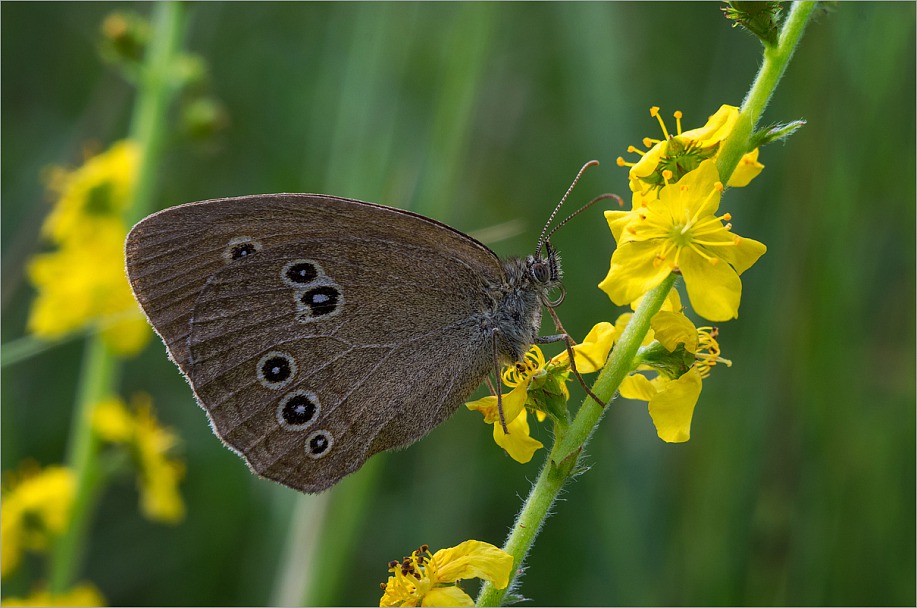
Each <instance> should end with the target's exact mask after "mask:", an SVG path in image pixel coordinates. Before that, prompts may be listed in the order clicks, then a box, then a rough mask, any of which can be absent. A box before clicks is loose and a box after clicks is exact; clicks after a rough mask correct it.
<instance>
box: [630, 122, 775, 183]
mask: <svg viewBox="0 0 917 608" xmlns="http://www.w3.org/2000/svg"><path fill="white" fill-rule="evenodd" d="M650 115H652V116H653V117H655V118H656V119H657V120H658V121H659V126H660V127H661V128H662V134H663V138H662V139H652V138H650V137H646V138H644V139H643V145H644V146H647V147H648V148H649V150H647V151H646V152H644V151H642V150H639V149H638V148H636V147H635V146H628V148H627V151H628V152H631V153H636V154H639V155H640V156H641V157H642V158H641V159H640V160H639V161H637V162H636V163H629V162H627V161H625V160H624V159H623V158H622V157H618V165H619V166H622V167H624V166H629V167H630V171H629V172H628V179H629V180H630V189H631V191H633V192H639V193H641V194H648V195H650V196H654V193H655V192H656V191H658V190H659V189H660V188H662V187H663V186H665V185H666V184H674V183H677V182H678V181H679V180H681V178H682V177H684V176H685V175H686V174H688V173H690V172H691V171H694V170H695V169H697V167H699V166H700V164H701V163H702V162H704V161H705V160H707V159H708V158H716V155H717V153H718V152H719V148H720V144H721V143H722V142H723V140H725V139H726V138H727V137H728V136H729V134H730V133H732V130H733V129H734V128H735V125H736V121H737V120H738V118H739V109H738V108H737V107H735V106H729V105H725V104H724V105H722V106H720V109H719V110H717V111H716V113H715V114H713V115H712V116H711V117H710V118H709V119H708V120H707V124H705V125H704V126H703V127H700V128H698V129H691V130H690V131H684V132H682V130H681V117H682V114H681V112H680V111H679V112H675V121H676V133H675V134H674V135H672V134H670V133H669V131H668V129H666V126H665V122H664V121H663V120H662V116H661V115H660V114H659V108H658V107H655V106H654V107H652V108H650ZM762 169H764V165H762V164H761V163H759V162H758V148H755V149H754V150H752V151H751V152H749V153H748V154H746V155H745V156H743V157H742V160H741V161H740V162H739V166H738V167H737V168H736V170H735V172H734V173H733V174H732V177H730V179H729V183H728V184H727V185H729V186H732V187H737V188H738V187H741V186H747V185H748V183H749V182H750V181H751V180H752V179H754V178H755V177H756V176H757V175H758V174H759V173H761V170H762ZM666 172H669V173H668V178H666V177H665V173H666Z"/></svg>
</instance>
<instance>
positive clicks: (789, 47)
mask: <svg viewBox="0 0 917 608" xmlns="http://www.w3.org/2000/svg"><path fill="white" fill-rule="evenodd" d="M816 4H817V3H816V2H794V3H793V6H792V7H791V8H790V11H789V14H788V15H787V17H786V20H785V21H784V22H783V27H782V28H781V30H780V37H779V38H778V39H777V44H776V45H774V46H768V45H765V46H764V60H763V61H762V62H761V67H760V68H759V69H758V74H757V76H755V80H754V82H753V83H752V85H751V88H750V89H749V90H748V94H747V95H746V96H745V100H744V101H743V102H742V107H741V108H740V110H739V120H738V122H737V123H736V126H735V128H734V129H733V131H732V133H730V134H729V137H727V138H726V141H724V142H723V146H722V148H720V152H719V156H718V157H717V161H716V168H717V170H718V171H719V173H720V180H721V181H722V182H723V183H724V184H725V183H727V182H728V181H729V177H730V176H731V175H732V172H733V171H735V168H736V167H737V166H738V164H739V161H740V160H741V159H742V156H743V155H744V154H745V153H747V152H749V149H748V147H749V141H750V139H751V135H752V133H753V132H754V129H755V127H756V126H757V125H758V121H759V120H760V119H761V115H762V114H763V113H764V108H765V107H767V103H768V102H769V101H770V99H771V96H772V95H773V94H774V91H775V90H776V88H777V83H778V82H780V78H781V77H782V76H783V73H784V72H785V71H786V67H787V65H789V63H790V59H791V58H792V57H793V53H794V52H795V51H796V47H797V46H798V45H799V40H800V39H801V38H802V34H803V32H804V31H805V29H806V24H808V22H809V17H811V16H812V12H813V11H814V10H815V8H816Z"/></svg>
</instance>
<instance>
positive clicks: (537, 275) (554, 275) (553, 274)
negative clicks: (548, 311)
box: [525, 241, 565, 308]
mask: <svg viewBox="0 0 917 608" xmlns="http://www.w3.org/2000/svg"><path fill="white" fill-rule="evenodd" d="M525 263H526V270H527V271H528V274H529V280H530V281H531V282H532V283H533V284H534V285H536V286H537V287H539V288H540V293H541V299H542V302H543V303H544V304H545V306H548V307H550V308H554V307H556V306H560V303H561V302H563V300H564V295H565V291H564V286H563V283H561V277H562V273H561V269H560V256H558V255H557V250H556V249H554V247H553V246H552V245H551V243H550V242H548V241H545V243H544V255H541V254H540V253H539V254H536V255H530V256H529V257H528V258H526V261H525ZM554 289H558V290H559V291H560V294H559V295H558V296H556V297H555V298H551V297H550V295H549V294H550V292H551V291H552V290H554Z"/></svg>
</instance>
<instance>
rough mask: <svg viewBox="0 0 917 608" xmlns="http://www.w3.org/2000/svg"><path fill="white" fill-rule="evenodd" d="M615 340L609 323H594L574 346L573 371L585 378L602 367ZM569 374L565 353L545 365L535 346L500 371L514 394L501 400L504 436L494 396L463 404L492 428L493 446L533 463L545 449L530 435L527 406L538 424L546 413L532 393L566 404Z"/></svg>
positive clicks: (514, 458) (503, 396) (538, 349)
mask: <svg viewBox="0 0 917 608" xmlns="http://www.w3.org/2000/svg"><path fill="white" fill-rule="evenodd" d="M614 337H615V332H614V327H613V326H612V325H611V323H607V322H601V323H597V324H596V325H595V326H594V327H593V328H592V329H591V330H590V331H589V333H588V334H587V335H586V338H585V339H584V340H583V341H582V342H581V343H580V344H576V345H574V346H573V355H574V357H575V358H576V370H577V371H578V372H579V373H580V374H588V373H592V372H595V371H598V370H600V369H601V368H602V367H604V365H605V360H606V359H607V358H608V351H610V350H611V346H612V344H613V343H614ZM569 372H570V356H569V355H568V354H567V351H566V349H564V350H563V351H562V352H561V353H560V354H559V355H557V356H555V357H554V358H552V359H551V360H550V361H546V360H545V357H544V353H542V352H541V349H540V348H539V347H538V346H532V348H531V350H529V352H528V353H526V355H525V360H524V361H523V362H521V363H519V364H517V365H516V366H511V367H507V368H506V369H505V370H504V371H503V383H504V384H505V385H506V386H509V387H511V388H512V389H513V390H511V391H510V392H509V393H505V394H502V395H501V400H502V405H503V416H504V419H505V421H506V431H508V432H504V430H503V425H502V424H500V412H499V408H498V407H497V397H496V395H488V396H487V397H482V398H481V399H478V400H476V401H472V402H470V403H466V404H465V407H467V408H468V409H470V410H474V411H478V412H481V413H482V414H483V415H484V422H486V423H487V424H492V425H493V426H494V429H493V433H494V442H495V443H496V444H497V445H499V446H500V447H501V448H503V449H504V450H506V453H507V454H509V455H510V456H511V457H512V458H513V460H516V461H517V462H521V463H523V464H524V463H526V462H529V461H530V460H531V459H532V456H533V455H534V454H535V452H536V451H537V450H538V449H540V448H542V447H544V444H542V443H541V442H540V441H538V440H537V439H533V438H532V437H531V436H530V435H529V422H528V408H526V404H527V403H529V404H531V409H533V410H534V412H535V415H536V416H537V417H538V419H539V420H544V418H545V413H546V412H545V410H544V409H540V408H538V407H537V406H538V405H539V404H538V399H533V398H532V394H531V393H532V391H533V390H538V391H541V393H542V394H541V395H539V397H541V398H543V399H552V400H558V399H560V400H563V402H566V401H567V399H569V398H570V394H569V393H568V392H567V385H566V381H567V379H568V376H569Z"/></svg>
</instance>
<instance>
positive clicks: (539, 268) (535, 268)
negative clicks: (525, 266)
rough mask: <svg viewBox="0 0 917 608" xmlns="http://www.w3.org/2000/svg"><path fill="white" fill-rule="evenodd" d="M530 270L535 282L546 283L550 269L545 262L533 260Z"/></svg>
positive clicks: (549, 277) (549, 278) (549, 276)
mask: <svg viewBox="0 0 917 608" xmlns="http://www.w3.org/2000/svg"><path fill="white" fill-rule="evenodd" d="M530 272H531V274H532V279H534V280H535V282H536V283H547V282H548V281H550V280H551V269H550V268H549V267H548V265H547V264H546V263H545V262H535V263H534V264H532V266H531V270H530Z"/></svg>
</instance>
